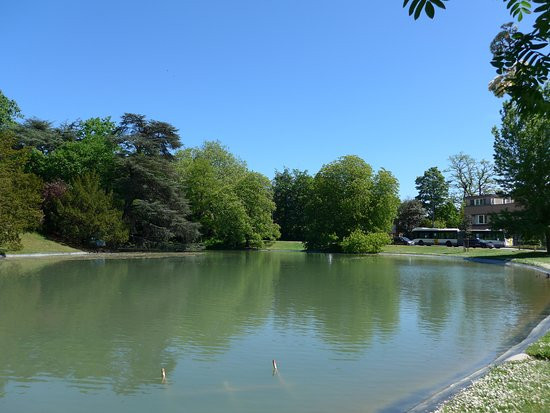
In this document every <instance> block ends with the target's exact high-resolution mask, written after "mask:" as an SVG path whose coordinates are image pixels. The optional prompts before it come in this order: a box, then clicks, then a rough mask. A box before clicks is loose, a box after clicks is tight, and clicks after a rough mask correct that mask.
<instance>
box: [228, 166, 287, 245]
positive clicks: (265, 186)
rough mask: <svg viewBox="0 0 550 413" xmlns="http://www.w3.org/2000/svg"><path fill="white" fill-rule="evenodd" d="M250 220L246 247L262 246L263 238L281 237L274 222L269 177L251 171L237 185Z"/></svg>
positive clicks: (246, 235)
mask: <svg viewBox="0 0 550 413" xmlns="http://www.w3.org/2000/svg"><path fill="white" fill-rule="evenodd" d="M235 192H236V194H237V196H238V197H239V199H240V200H241V202H242V204H243V206H244V208H245V211H246V214H247V216H248V220H249V223H250V224H249V230H248V231H247V232H246V233H245V246H246V247H261V246H262V245H263V240H270V241H273V240H275V239H277V238H279V237H280V235H281V233H280V232H279V226H278V225H277V224H275V223H274V222H273V212H274V211H275V203H274V202H273V190H272V188H271V182H270V181H269V179H268V178H267V177H265V176H264V175H262V174H260V173H258V172H252V171H249V172H247V173H246V175H245V176H244V177H243V179H241V180H240V181H239V182H238V183H237V185H236V186H235Z"/></svg>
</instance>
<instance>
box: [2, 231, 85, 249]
mask: <svg viewBox="0 0 550 413" xmlns="http://www.w3.org/2000/svg"><path fill="white" fill-rule="evenodd" d="M21 243H22V244H23V249H20V250H18V251H9V250H8V251H6V253H7V254H37V253H54V252H78V251H79V250H77V249H74V248H71V247H69V246H67V245H63V244H60V243H58V242H55V241H51V240H49V239H46V238H44V237H43V236H42V235H40V234H38V233H36V232H28V233H26V234H22V235H21Z"/></svg>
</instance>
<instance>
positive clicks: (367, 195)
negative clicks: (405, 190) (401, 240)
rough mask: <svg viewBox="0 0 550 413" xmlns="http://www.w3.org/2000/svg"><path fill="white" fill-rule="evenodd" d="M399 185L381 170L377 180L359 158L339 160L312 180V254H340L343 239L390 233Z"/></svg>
mask: <svg viewBox="0 0 550 413" xmlns="http://www.w3.org/2000/svg"><path fill="white" fill-rule="evenodd" d="M397 189H398V183H397V180H396V179H395V178H394V177H393V175H392V174H391V173H389V172H388V171H386V170H384V169H381V170H380V171H379V172H378V173H377V174H376V175H375V176H374V177H373V173H372V168H371V166H370V165H369V164H368V163H366V162H365V161H364V160H363V159H361V158H359V157H358V156H353V155H348V156H343V157H341V158H338V159H337V160H336V161H334V162H331V163H329V164H327V165H323V167H322V168H321V169H320V170H319V172H317V174H316V175H315V177H314V178H313V185H312V192H311V196H310V201H309V202H308V205H307V216H308V228H307V231H306V239H305V241H306V248H307V249H309V250H312V249H313V250H341V248H342V242H343V240H344V238H346V237H349V236H350V234H351V233H352V232H353V231H355V230H359V231H361V232H362V233H364V234H371V233H375V232H389V231H390V230H391V224H392V222H393V220H394V219H395V215H396V210H397V206H398V203H399V199H398V198H397Z"/></svg>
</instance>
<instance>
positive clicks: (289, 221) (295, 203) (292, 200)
mask: <svg viewBox="0 0 550 413" xmlns="http://www.w3.org/2000/svg"><path fill="white" fill-rule="evenodd" d="M312 185H313V177H312V176H311V175H309V174H308V173H307V171H300V170H298V169H293V170H292V171H290V170H289V169H288V168H285V169H284V170H283V171H282V172H279V171H277V172H275V177H274V178H273V200H274V201H275V205H276V207H277V208H276V210H275V212H274V213H273V219H274V220H275V222H276V223H277V224H279V226H280V227H281V239H283V240H292V241H296V240H298V241H303V240H304V237H305V232H306V227H307V215H306V206H307V203H308V201H309V198H310V196H311V191H312Z"/></svg>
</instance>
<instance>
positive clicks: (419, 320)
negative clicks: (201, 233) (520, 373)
mask: <svg viewBox="0 0 550 413" xmlns="http://www.w3.org/2000/svg"><path fill="white" fill-rule="evenodd" d="M6 264H7V263H6ZM479 268H480V266H479V265H477V264H462V263H460V264H458V263H457V264H454V263H448V262H437V261H429V260H425V261H424V260H420V259H415V260H410V259H397V258H388V257H372V258H370V257H367V258H358V257H349V256H344V255H340V256H338V255H336V256H333V255H325V254H301V253H269V252H235V253H221V252H220V253H206V254H200V255H196V256H188V257H180V258H163V259H126V260H119V259H112V260H93V259H92V260H82V261H46V260H44V261H41V260H37V261H18V262H10V263H9V265H4V264H3V263H2V265H1V266H0V394H2V393H1V392H2V391H3V390H2V389H4V388H5V386H6V385H7V383H8V382H9V381H10V380H15V381H27V380H34V379H36V378H39V377H41V376H51V377H56V378H62V379H64V380H69V381H73V382H74V385H75V386H77V387H79V388H80V389H81V391H88V390H89V389H90V388H94V386H99V387H107V388H112V390H113V391H114V392H116V393H132V392H136V391H138V390H140V388H142V386H144V385H149V384H154V383H158V377H156V373H157V372H158V374H160V366H166V368H167V370H172V369H173V368H175V366H176V365H177V363H178V362H179V361H180V359H181V357H182V355H184V354H185V356H186V357H194V358H196V359H200V360H206V361H211V360H214V361H215V360H216V358H217V357H220V356H221V355H223V354H225V353H226V352H227V351H228V350H229V349H230V348H231V346H232V345H234V342H235V340H236V339H240V338H245V337H246V336H248V335H253V334H257V333H258V332H259V331H260V330H261V329H263V328H265V326H266V325H267V324H268V320H269V321H272V325H273V329H275V330H300V331H302V332H303V334H306V335H309V336H315V337H319V338H320V339H321V340H322V341H323V342H324V343H325V344H326V345H327V346H328V347H330V348H331V349H332V350H333V351H335V352H345V353H351V354H354V353H356V354H361V352H364V351H365V349H368V348H369V346H370V345H372V343H373V342H385V341H388V340H391V339H392V338H393V337H394V336H395V334H396V333H397V332H398V331H399V329H400V328H401V327H403V325H404V323H405V324H406V323H409V322H413V323H415V328H416V329H418V330H419V331H420V332H422V333H423V334H426V335H428V336H430V335H431V336H438V335H441V334H443V332H444V331H445V328H448V326H449V325H452V326H453V328H455V329H459V330H460V331H461V334H462V336H463V337H464V346H468V345H469V344H468V336H469V335H474V334H478V333H479V332H478V331H477V330H480V331H483V330H484V329H487V328H488V326H490V325H491V324H494V323H496V322H499V320H501V318H502V315H503V314H506V315H507V317H509V320H507V321H506V322H509V323H510V325H511V326H515V325H516V324H517V323H518V320H520V319H523V318H529V317H531V318H533V317H534V316H536V315H537V314H540V313H541V312H542V311H543V310H544V309H545V308H547V306H548V304H549V301H550V299H549V297H550V294H549V293H550V289H549V288H548V284H549V283H538V282H536V280H533V279H531V278H532V277H530V276H529V277H527V276H525V274H524V273H522V274H520V273H519V272H518V271H514V270H507V271H506V273H505V275H502V272H503V271H504V270H503V269H502V268H494V269H491V270H489V271H486V272H483V271H480V269H479ZM499 274H500V275H499ZM511 304H512V305H513V308H514V311H510V305H511ZM410 314H412V316H410V317H409V316H408V315H410ZM500 322H502V320H501V321H500ZM152 372H154V374H152Z"/></svg>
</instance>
